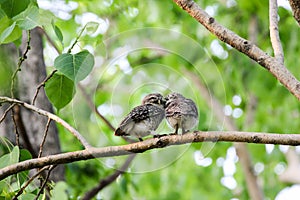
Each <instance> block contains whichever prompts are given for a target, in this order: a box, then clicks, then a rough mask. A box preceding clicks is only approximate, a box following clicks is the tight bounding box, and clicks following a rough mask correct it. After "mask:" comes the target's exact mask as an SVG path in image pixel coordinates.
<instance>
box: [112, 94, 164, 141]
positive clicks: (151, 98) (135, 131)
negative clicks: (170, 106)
mask: <svg viewBox="0 0 300 200" xmlns="http://www.w3.org/2000/svg"><path fill="white" fill-rule="evenodd" d="M164 104H165V101H164V98H163V96H162V95H161V94H159V93H153V94H149V95H147V96H145V97H144V99H143V101H142V105H140V106H137V107H135V108H133V109H132V110H131V111H130V113H129V114H128V115H127V116H126V117H125V119H123V121H122V122H121V123H120V125H119V127H118V128H117V129H116V131H115V135H117V136H129V135H131V136H135V137H137V138H139V140H142V139H141V138H142V137H145V136H147V135H150V134H154V131H155V130H156V129H157V128H158V126H159V124H160V123H161V121H162V120H163V118H164V116H165V111H164Z"/></svg>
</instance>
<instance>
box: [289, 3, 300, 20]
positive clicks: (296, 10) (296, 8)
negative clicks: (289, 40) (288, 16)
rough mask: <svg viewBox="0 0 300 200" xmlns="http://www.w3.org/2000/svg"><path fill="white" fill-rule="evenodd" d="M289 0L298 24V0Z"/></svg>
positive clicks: (299, 9) (299, 17)
mask: <svg viewBox="0 0 300 200" xmlns="http://www.w3.org/2000/svg"><path fill="white" fill-rule="evenodd" d="M289 2H290V5H291V7H292V11H293V15H294V18H295V19H296V21H297V22H298V24H299V25H300V0H289Z"/></svg>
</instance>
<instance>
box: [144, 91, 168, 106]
mask: <svg viewBox="0 0 300 200" xmlns="http://www.w3.org/2000/svg"><path fill="white" fill-rule="evenodd" d="M147 103H151V104H157V105H162V106H164V104H165V99H164V97H163V96H162V95H161V94H159V93H153V94H148V95H147V96H145V97H144V98H143V101H142V104H147Z"/></svg>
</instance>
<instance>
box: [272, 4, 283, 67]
mask: <svg viewBox="0 0 300 200" xmlns="http://www.w3.org/2000/svg"><path fill="white" fill-rule="evenodd" d="M269 21H270V38H271V43H272V47H273V49H274V56H275V58H276V59H277V60H278V61H279V62H280V63H282V64H283V63H284V55H283V49H282V45H281V41H280V37H279V31H278V6H277V0H269Z"/></svg>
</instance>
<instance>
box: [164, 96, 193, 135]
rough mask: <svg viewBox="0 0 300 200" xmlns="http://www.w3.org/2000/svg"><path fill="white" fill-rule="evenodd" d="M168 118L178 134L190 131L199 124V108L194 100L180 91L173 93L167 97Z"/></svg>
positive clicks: (166, 109)
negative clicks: (180, 131) (179, 131)
mask: <svg viewBox="0 0 300 200" xmlns="http://www.w3.org/2000/svg"><path fill="white" fill-rule="evenodd" d="M165 111H166V119H167V121H168V123H169V124H170V126H171V127H172V128H174V129H175V132H174V134H178V130H179V129H180V128H181V130H182V134H184V133H186V132H188V131H190V130H191V129H193V128H194V127H195V126H196V125H197V124H198V109H197V106H196V104H195V103H194V101H193V100H191V99H187V98H185V97H184V96H182V95H181V94H179V93H171V94H169V95H167V97H166V108H165Z"/></svg>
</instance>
